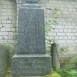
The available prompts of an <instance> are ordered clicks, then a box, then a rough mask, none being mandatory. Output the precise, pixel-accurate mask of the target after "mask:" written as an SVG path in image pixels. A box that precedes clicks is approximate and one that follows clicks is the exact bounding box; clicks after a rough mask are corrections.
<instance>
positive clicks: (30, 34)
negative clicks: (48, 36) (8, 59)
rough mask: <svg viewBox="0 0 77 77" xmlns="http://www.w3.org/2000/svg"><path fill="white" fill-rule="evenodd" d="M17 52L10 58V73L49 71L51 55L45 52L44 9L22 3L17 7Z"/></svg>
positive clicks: (18, 74) (32, 73)
mask: <svg viewBox="0 0 77 77" xmlns="http://www.w3.org/2000/svg"><path fill="white" fill-rule="evenodd" d="M17 41H18V42H17V52H16V55H14V56H13V58H12V75H14V76H44V75H47V74H49V73H50V72H51V56H50V55H47V54H45V25H44V9H42V8H41V7H40V6H39V5H37V4H24V5H23V6H22V7H21V8H20V9H19V15H18V39H17Z"/></svg>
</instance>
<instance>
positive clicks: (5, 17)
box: [0, 0, 16, 44]
mask: <svg viewBox="0 0 77 77" xmlns="http://www.w3.org/2000/svg"><path fill="white" fill-rule="evenodd" d="M15 32H16V1H14V0H0V44H5V43H6V44H7V43H10V44H14V43H15V34H16V33H15Z"/></svg>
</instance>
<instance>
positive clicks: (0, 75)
mask: <svg viewBox="0 0 77 77" xmlns="http://www.w3.org/2000/svg"><path fill="white" fill-rule="evenodd" d="M8 53H9V52H8V50H7V48H6V47H5V46H4V45H0V77H5V75H6V71H7V66H8V58H9V55H8Z"/></svg>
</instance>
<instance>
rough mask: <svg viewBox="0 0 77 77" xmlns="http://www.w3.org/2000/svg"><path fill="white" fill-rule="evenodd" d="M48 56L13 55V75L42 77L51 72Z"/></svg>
mask: <svg viewBox="0 0 77 77" xmlns="http://www.w3.org/2000/svg"><path fill="white" fill-rule="evenodd" d="M50 68H51V57H50V56H49V55H43V54H42V55H35V54H34V55H15V56H14V57H13V69H14V71H13V74H14V75H19V76H25V75H27V76H43V75H46V74H48V73H49V72H50V71H51V69H50Z"/></svg>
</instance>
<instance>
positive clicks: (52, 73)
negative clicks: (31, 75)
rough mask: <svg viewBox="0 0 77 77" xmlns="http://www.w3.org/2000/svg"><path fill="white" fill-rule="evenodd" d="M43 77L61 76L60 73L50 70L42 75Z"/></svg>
mask: <svg viewBox="0 0 77 77" xmlns="http://www.w3.org/2000/svg"><path fill="white" fill-rule="evenodd" d="M44 77H61V75H60V74H59V73H57V72H55V71H53V72H51V73H50V74H48V75H46V76H44Z"/></svg>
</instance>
